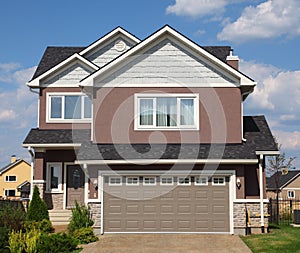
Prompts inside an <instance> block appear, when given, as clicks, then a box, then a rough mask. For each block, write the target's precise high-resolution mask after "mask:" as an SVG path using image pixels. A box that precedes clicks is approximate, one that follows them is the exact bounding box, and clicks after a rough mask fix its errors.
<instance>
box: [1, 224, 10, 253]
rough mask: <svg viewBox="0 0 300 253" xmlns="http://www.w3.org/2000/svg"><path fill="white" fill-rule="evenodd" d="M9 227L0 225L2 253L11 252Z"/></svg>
mask: <svg viewBox="0 0 300 253" xmlns="http://www.w3.org/2000/svg"><path fill="white" fill-rule="evenodd" d="M8 239H9V229H8V228H6V227H0V253H9V248H8V246H9V243H8Z"/></svg>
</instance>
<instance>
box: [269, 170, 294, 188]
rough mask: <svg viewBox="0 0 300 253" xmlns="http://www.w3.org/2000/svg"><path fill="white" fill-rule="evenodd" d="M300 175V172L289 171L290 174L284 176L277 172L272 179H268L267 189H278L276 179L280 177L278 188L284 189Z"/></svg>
mask: <svg viewBox="0 0 300 253" xmlns="http://www.w3.org/2000/svg"><path fill="white" fill-rule="evenodd" d="M299 175H300V170H289V172H288V173H287V174H285V175H282V173H281V172H280V171H279V172H276V173H274V174H273V175H272V176H271V177H268V178H267V189H269V190H272V189H274V190H275V189H276V188H277V187H276V177H277V176H278V187H279V188H282V187H283V186H285V185H286V184H287V183H289V182H291V181H292V180H293V179H294V178H295V177H298V176H299Z"/></svg>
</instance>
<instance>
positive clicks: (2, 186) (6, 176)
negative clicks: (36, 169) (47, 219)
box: [0, 155, 31, 199]
mask: <svg viewBox="0 0 300 253" xmlns="http://www.w3.org/2000/svg"><path fill="white" fill-rule="evenodd" d="M30 170H31V167H30V164H28V162H26V161H25V160H23V159H17V158H16V156H15V155H13V156H11V159H10V163H9V164H7V165H6V166H4V167H2V168H0V198H5V199H20V198H28V197H29V193H30V187H27V188H26V189H25V188H24V186H25V185H29V182H30V176H31V171H30ZM23 189H24V190H25V191H24V190H23Z"/></svg>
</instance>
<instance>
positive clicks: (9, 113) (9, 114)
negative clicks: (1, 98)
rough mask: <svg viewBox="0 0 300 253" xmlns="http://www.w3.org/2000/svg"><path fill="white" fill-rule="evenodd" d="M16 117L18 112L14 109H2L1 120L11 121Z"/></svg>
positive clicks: (0, 112)
mask: <svg viewBox="0 0 300 253" xmlns="http://www.w3.org/2000/svg"><path fill="white" fill-rule="evenodd" d="M15 118H16V114H15V112H14V111H13V110H1V111H0V122H2V121H9V120H12V119H15Z"/></svg>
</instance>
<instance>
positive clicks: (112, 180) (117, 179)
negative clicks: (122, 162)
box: [109, 177, 122, 185]
mask: <svg viewBox="0 0 300 253" xmlns="http://www.w3.org/2000/svg"><path fill="white" fill-rule="evenodd" d="M109 185H122V178H121V177H109Z"/></svg>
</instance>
